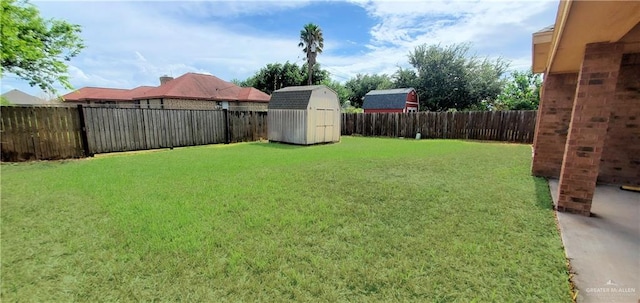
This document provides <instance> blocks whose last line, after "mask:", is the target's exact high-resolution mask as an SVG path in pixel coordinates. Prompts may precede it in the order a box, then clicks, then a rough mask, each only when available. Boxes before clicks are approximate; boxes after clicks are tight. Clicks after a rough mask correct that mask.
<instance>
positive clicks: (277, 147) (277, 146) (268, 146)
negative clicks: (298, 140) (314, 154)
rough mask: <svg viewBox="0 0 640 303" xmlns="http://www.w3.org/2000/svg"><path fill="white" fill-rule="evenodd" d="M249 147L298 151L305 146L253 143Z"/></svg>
mask: <svg viewBox="0 0 640 303" xmlns="http://www.w3.org/2000/svg"><path fill="white" fill-rule="evenodd" d="M251 145H254V146H259V147H267V148H275V149H300V148H304V147H306V146H304V145H295V144H288V143H280V142H253V143H251Z"/></svg>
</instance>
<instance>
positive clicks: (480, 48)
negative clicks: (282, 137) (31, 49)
mask: <svg viewBox="0 0 640 303" xmlns="http://www.w3.org/2000/svg"><path fill="white" fill-rule="evenodd" d="M31 3H33V4H34V5H35V6H36V7H38V9H40V13H41V14H42V16H43V17H45V18H55V19H63V20H66V21H68V22H70V23H74V24H79V25H81V26H82V33H81V36H82V38H83V39H84V41H85V44H86V48H85V49H84V50H83V51H82V52H81V54H80V55H78V56H77V57H74V58H72V60H71V61H70V62H68V65H69V70H68V72H69V76H70V81H71V84H72V85H73V86H74V88H76V89H77V88H81V87H85V86H96V87H112V88H135V87H137V86H140V85H151V86H157V85H159V80H158V78H159V77H160V76H162V75H169V76H173V77H178V76H180V75H182V74H184V73H187V72H196V73H204V74H211V75H214V76H216V77H218V78H221V79H223V80H226V81H231V80H232V79H239V80H244V79H246V78H248V77H250V76H252V75H253V74H255V72H256V71H258V70H259V69H260V68H262V67H264V66H265V65H267V64H269V63H275V62H279V63H285V62H286V61H289V62H293V63H297V64H299V65H302V64H303V63H304V60H305V56H304V53H303V52H302V49H301V48H299V47H298V43H299V41H300V30H301V29H302V27H303V26H304V25H305V24H307V23H309V22H311V23H315V24H317V25H318V26H320V28H321V29H322V31H323V36H324V51H323V52H322V54H320V55H318V59H317V61H318V63H320V65H321V67H322V68H323V69H326V70H328V71H329V73H330V74H331V77H332V79H333V80H337V81H339V82H343V83H344V82H345V81H347V80H349V79H350V78H352V77H354V76H355V75H356V74H358V73H361V74H382V73H385V74H388V75H391V74H393V73H394V72H395V71H396V70H397V69H398V67H404V68H407V67H410V65H409V63H408V57H407V55H408V54H409V52H411V51H412V50H413V49H414V48H415V47H416V46H418V45H422V44H428V45H431V44H440V45H442V46H446V45H450V44H454V43H470V44H471V50H472V54H474V55H477V56H480V57H489V58H491V59H495V58H498V57H502V58H503V59H506V60H507V61H509V62H510V68H511V69H512V70H526V69H529V68H530V66H531V35H532V33H534V32H536V31H538V30H540V29H542V28H544V27H546V26H548V25H551V24H553V23H554V21H555V16H556V11H557V8H558V1H557V0H555V1H545V0H538V1H527V0H519V1H515V0H514V1H495V0H494V1H490V0H481V1H455V0H442V1H440V0H438V1H436V0H427V1H389V0H386V1H359V0H348V1H320V0H313V1H306V0H299V1H272V0H262V1H229V0H224V1H62V2H59V1H34V0H31ZM1 81H2V83H1V85H0V91H1V92H2V93H4V92H6V91H9V90H11V89H20V90H22V91H24V92H27V93H29V94H32V95H34V96H41V97H42V96H44V94H43V93H42V92H41V91H40V89H39V88H37V87H30V86H29V84H28V82H27V81H25V80H21V79H19V78H17V77H16V76H14V75H11V74H6V75H4V76H3V78H2V79H1ZM58 89H59V93H61V94H64V93H67V92H69V90H67V89H63V88H62V87H60V86H58Z"/></svg>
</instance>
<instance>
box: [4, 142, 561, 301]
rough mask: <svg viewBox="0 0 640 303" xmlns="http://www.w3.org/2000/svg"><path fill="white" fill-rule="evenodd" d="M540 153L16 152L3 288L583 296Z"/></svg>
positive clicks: (244, 297) (341, 148)
mask: <svg viewBox="0 0 640 303" xmlns="http://www.w3.org/2000/svg"><path fill="white" fill-rule="evenodd" d="M530 165H531V149H530V147H529V146H528V145H518V144H488V143H478V142H463V141H456V140H448V141H445V140H400V139H377V138H354V137H343V138H342V140H341V142H340V143H339V144H328V145H320V146H313V147H298V146H290V145H282V144H273V143H258V142H254V143H245V144H232V145H224V146H223V145H217V146H215V145H214V146H211V145H210V146H200V147H188V148H178V149H174V150H171V151H169V150H162V151H155V152H144V153H137V154H135V153H127V154H121V155H115V154H114V155H104V156H102V157H96V158H92V159H86V160H78V161H76V160H74V161H64V162H55V161H54V162H46V161H41V162H35V163H25V164H17V165H14V164H9V165H7V164H2V165H1V166H0V169H1V172H0V173H1V175H2V195H1V196H0V199H1V204H2V212H0V216H1V218H0V224H1V227H2V229H1V230H2V237H0V241H1V242H0V245H1V247H2V250H1V251H0V253H1V256H0V260H2V279H0V283H1V289H0V290H1V293H2V301H3V302H72V301H83V302H102V301H113V302H129V301H159V302H165V301H188V302H254V301H266V302H289V301H293V302H317V301H329V302H344V301H351V302H390V301H391V302H405V301H415V302H473V301H475V302H571V298H570V295H569V289H570V288H569V287H570V286H569V282H568V277H569V276H568V273H567V266H566V259H565V255H564V251H563V249H562V242H561V239H560V236H559V234H558V230H557V228H556V223H555V219H554V213H553V210H552V209H551V207H550V205H551V197H550V195H549V189H548V186H547V185H546V183H545V180H543V179H538V178H535V177H532V176H531V174H530Z"/></svg>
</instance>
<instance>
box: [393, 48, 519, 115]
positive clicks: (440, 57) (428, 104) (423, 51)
mask: <svg viewBox="0 0 640 303" xmlns="http://www.w3.org/2000/svg"><path fill="white" fill-rule="evenodd" d="M469 49H470V46H469V45H468V44H455V45H450V46H447V47H442V46H440V45H430V46H429V45H426V44H425V45H420V46H417V47H416V48H415V49H414V50H413V51H412V52H411V53H409V63H410V64H411V65H412V66H413V67H414V69H415V76H416V78H415V79H414V80H413V81H411V82H414V83H415V88H416V90H417V91H418V94H419V97H420V107H421V108H423V109H428V110H432V111H444V110H449V109H457V110H465V109H470V108H473V107H474V106H476V105H477V104H479V103H481V102H483V100H484V101H487V100H495V98H496V97H497V95H498V94H499V93H500V89H501V87H502V83H503V80H502V78H501V77H502V74H503V73H504V72H505V70H506V68H507V66H508V64H507V63H506V62H505V61H504V60H502V59H497V60H495V61H492V60H489V59H488V58H485V59H479V58H477V57H475V56H470V55H469ZM396 75H397V76H396V78H397V79H403V81H406V80H410V79H411V78H413V75H412V74H411V73H410V72H409V71H407V70H403V69H400V70H399V71H398V72H397V73H396Z"/></svg>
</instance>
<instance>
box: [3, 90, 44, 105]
mask: <svg viewBox="0 0 640 303" xmlns="http://www.w3.org/2000/svg"><path fill="white" fill-rule="evenodd" d="M2 97H5V98H7V100H8V101H9V102H11V103H12V104H42V103H45V100H42V99H40V98H38V97H35V96H32V95H29V94H27V93H25V92H23V91H21V90H17V89H12V90H10V91H8V92H6V93H4V94H2Z"/></svg>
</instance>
